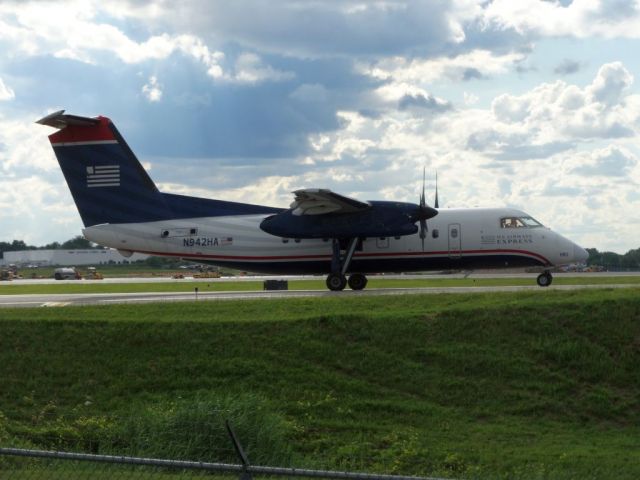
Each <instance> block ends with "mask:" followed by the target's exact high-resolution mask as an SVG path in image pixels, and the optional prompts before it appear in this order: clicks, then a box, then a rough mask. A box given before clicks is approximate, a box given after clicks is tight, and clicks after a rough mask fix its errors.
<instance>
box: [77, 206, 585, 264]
mask: <svg viewBox="0 0 640 480" xmlns="http://www.w3.org/2000/svg"><path fill="white" fill-rule="evenodd" d="M266 216H267V215H264V214H262V215H239V216H220V217H202V218H192V219H180V220H166V221H158V222H144V223H126V224H103V225H95V226H91V227H87V228H85V229H84V231H83V232H84V235H85V237H86V238H87V239H88V240H91V241H93V242H96V243H99V244H101V245H105V246H108V247H112V248H117V249H118V250H121V251H123V252H141V253H147V254H151V255H162V256H172V257H180V258H184V259H189V260H193V261H197V262H207V263H212V264H216V265H220V266H228V267H232V268H238V269H241V270H248V271H255V272H265V273H326V272H329V271H330V265H331V255H332V247H331V241H330V239H324V240H323V239H302V240H294V239H283V238H280V237H275V236H273V235H270V234H268V233H265V232H263V231H262V230H260V228H259V225H260V222H261V221H262V220H263V219H264V218H265V217H266ZM510 217H513V218H517V217H527V218H528V216H527V214H526V213H524V212H522V211H519V210H514V209H509V208H491V209H489V208H486V209H485V208H474V209H441V210H439V212H438V215H437V216H436V217H434V218H432V219H430V220H429V221H428V232H427V236H426V238H425V239H424V250H423V246H422V239H421V238H420V237H419V235H418V234H414V235H408V236H403V237H390V238H389V237H380V238H366V239H364V240H363V242H362V244H361V247H360V248H359V249H358V250H357V251H356V253H355V255H354V258H353V265H352V267H351V268H350V270H351V271H354V272H355V271H361V272H385V271H394V272H397V271H418V270H429V269H442V268H456V267H458V268H505V267H516V266H535V265H538V266H541V267H549V266H552V265H563V264H569V263H574V262H584V261H586V259H587V256H588V255H587V252H586V251H585V250H584V249H582V248H581V247H579V246H578V245H576V244H575V243H573V242H571V241H570V240H568V239H567V238H565V237H563V236H562V235H560V234H558V233H555V232H553V231H552V230H550V229H549V228H546V227H543V226H534V227H526V226H524V227H519V228H511V227H505V226H504V220H503V219H504V218H510ZM501 219H502V224H501Z"/></svg>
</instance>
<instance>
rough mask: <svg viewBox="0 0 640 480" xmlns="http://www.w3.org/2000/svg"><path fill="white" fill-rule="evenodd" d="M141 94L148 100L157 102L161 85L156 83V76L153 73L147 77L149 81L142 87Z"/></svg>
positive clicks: (160, 94)
mask: <svg viewBox="0 0 640 480" xmlns="http://www.w3.org/2000/svg"><path fill="white" fill-rule="evenodd" d="M142 94H143V95H144V96H145V97H146V99H147V100H149V101H150V102H159V101H160V99H161V98H162V90H161V85H160V83H158V78H157V77H156V76H155V75H152V76H151V77H149V83H147V84H145V85H144V86H143V87H142Z"/></svg>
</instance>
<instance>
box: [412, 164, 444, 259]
mask: <svg viewBox="0 0 640 480" xmlns="http://www.w3.org/2000/svg"><path fill="white" fill-rule="evenodd" d="M424 190H425V169H424V168H423V169H422V194H421V195H420V204H419V205H418V209H417V211H416V213H415V214H414V215H413V216H412V220H413V221H414V222H417V221H418V220H419V221H420V233H419V236H420V240H422V250H423V251H424V239H425V238H427V231H428V228H427V220H428V219H430V218H433V217H435V216H436V215H437V214H438V211H437V210H436V209H435V208H433V207H430V206H429V205H427V200H426V196H425V193H424ZM437 202H438V200H437V193H436V205H437Z"/></svg>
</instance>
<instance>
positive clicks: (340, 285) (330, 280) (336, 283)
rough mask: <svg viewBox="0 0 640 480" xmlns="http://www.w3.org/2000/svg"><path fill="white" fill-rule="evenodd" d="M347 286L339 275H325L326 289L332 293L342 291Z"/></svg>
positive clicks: (345, 280) (344, 279)
mask: <svg viewBox="0 0 640 480" xmlns="http://www.w3.org/2000/svg"><path fill="white" fill-rule="evenodd" d="M346 286H347V278H346V277H345V276H344V275H342V274H340V273H330V274H329V275H327V288H328V289H329V290H331V291H333V292H339V291H340V290H344V287H346Z"/></svg>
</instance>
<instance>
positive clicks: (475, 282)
mask: <svg viewBox="0 0 640 480" xmlns="http://www.w3.org/2000/svg"><path fill="white" fill-rule="evenodd" d="M553 282H554V283H553V284H554V285H612V284H623V285H640V275H638V276H622V277H600V276H595V277H563V276H561V275H556V276H555V277H554V280H553ZM508 285H514V286H521V285H530V286H533V285H535V275H533V274H532V275H531V277H530V278H477V279H476V278H425V279H388V278H383V277H370V279H369V283H368V286H367V288H419V287H432V288H445V287H486V286H508ZM196 287H197V288H198V289H199V291H201V292H208V291H211V292H213V291H255V290H262V282H261V281H251V280H246V281H228V280H225V281H219V280H216V279H208V280H202V281H197V282H192V281H180V280H176V281H175V282H167V283H165V282H161V283H102V282H100V281H99V280H95V281H91V282H90V283H67V282H65V283H61V284H44V285H21V284H20V283H19V281H16V282H5V283H2V284H0V295H19V294H55V293H126V292H129V293H141V292H193V290H194V288H196ZM289 289H290V290H324V289H326V285H325V282H324V279H321V278H318V279H313V280H290V281H289Z"/></svg>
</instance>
